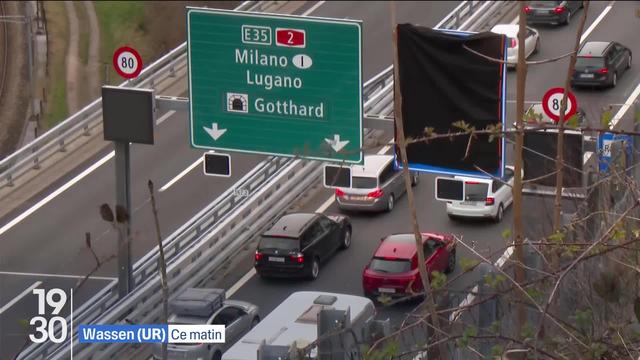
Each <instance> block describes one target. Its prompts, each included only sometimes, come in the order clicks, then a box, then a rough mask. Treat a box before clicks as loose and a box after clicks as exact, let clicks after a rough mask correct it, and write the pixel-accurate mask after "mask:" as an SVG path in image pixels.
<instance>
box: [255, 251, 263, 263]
mask: <svg viewBox="0 0 640 360" xmlns="http://www.w3.org/2000/svg"><path fill="white" fill-rule="evenodd" d="M260 260H262V253H261V252H259V251H258V250H256V261H260Z"/></svg>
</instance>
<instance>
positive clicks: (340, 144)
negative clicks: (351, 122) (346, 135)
mask: <svg viewBox="0 0 640 360" xmlns="http://www.w3.org/2000/svg"><path fill="white" fill-rule="evenodd" d="M324 141H326V142H327V143H328V144H329V145H331V147H332V148H333V150H335V152H340V150H342V148H344V147H345V146H347V144H348V143H349V140H344V141H340V135H338V134H335V135H333V139H327V138H324Z"/></svg>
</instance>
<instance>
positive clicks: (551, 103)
mask: <svg viewBox="0 0 640 360" xmlns="http://www.w3.org/2000/svg"><path fill="white" fill-rule="evenodd" d="M563 96H564V89H563V88H561V87H556V88H551V89H549V90H548V91H547V92H546V93H545V94H544V96H543V97H542V109H543V110H544V113H545V114H547V116H548V117H550V118H551V119H553V121H554V122H556V123H557V122H558V121H560V104H561V102H562V97H563ZM577 111H578V101H577V100H576V97H575V95H573V93H572V92H571V91H569V92H568V93H567V109H566V111H565V113H564V122H567V121H568V120H569V119H570V118H571V117H572V116H573V115H575V113H576V112H577Z"/></svg>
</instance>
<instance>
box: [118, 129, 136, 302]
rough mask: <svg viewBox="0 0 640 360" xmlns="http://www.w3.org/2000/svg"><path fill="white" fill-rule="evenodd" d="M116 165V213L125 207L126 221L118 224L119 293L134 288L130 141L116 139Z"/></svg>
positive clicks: (126, 292)
mask: <svg viewBox="0 0 640 360" xmlns="http://www.w3.org/2000/svg"><path fill="white" fill-rule="evenodd" d="M114 146H115V165H116V213H118V209H124V213H125V214H126V216H125V218H124V221H122V222H120V221H118V222H117V226H118V295H119V296H120V298H123V297H124V296H126V295H127V294H128V293H129V292H131V290H132V289H133V278H132V266H131V241H130V239H131V157H130V145H129V142H128V141H114Z"/></svg>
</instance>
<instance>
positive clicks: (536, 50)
mask: <svg viewBox="0 0 640 360" xmlns="http://www.w3.org/2000/svg"><path fill="white" fill-rule="evenodd" d="M539 51H540V38H537V39H536V47H534V48H533V53H534V54H537V53H538V52H539Z"/></svg>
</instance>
